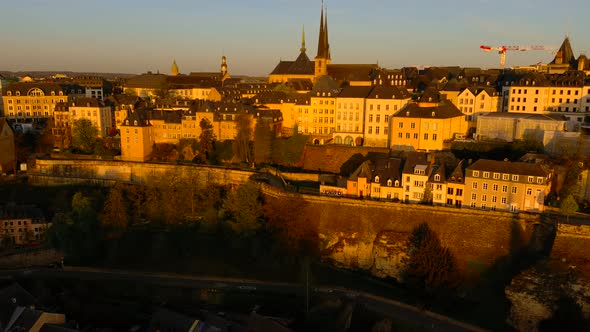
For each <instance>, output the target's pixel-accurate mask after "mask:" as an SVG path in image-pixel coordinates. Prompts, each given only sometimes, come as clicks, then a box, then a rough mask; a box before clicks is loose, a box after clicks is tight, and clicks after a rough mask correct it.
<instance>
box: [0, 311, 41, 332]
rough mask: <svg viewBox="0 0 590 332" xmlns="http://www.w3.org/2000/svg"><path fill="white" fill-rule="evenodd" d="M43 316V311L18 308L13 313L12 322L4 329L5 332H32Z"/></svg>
mask: <svg viewBox="0 0 590 332" xmlns="http://www.w3.org/2000/svg"><path fill="white" fill-rule="evenodd" d="M42 314H43V312H42V311H39V310H33V309H29V308H27V307H17V308H15V309H14V312H13V313H12V317H11V318H10V321H9V322H8V323H7V324H6V326H5V327H4V332H20V331H30V330H31V328H32V327H33V325H35V323H37V320H39V318H40V317H41V315H42Z"/></svg>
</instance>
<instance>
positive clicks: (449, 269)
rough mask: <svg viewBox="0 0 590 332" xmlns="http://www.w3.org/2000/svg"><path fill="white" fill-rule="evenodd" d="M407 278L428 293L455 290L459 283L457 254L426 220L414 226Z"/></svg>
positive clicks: (413, 286)
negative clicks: (443, 243) (453, 252)
mask: <svg viewBox="0 0 590 332" xmlns="http://www.w3.org/2000/svg"><path fill="white" fill-rule="evenodd" d="M407 248H408V249H407V259H406V261H405V263H406V269H405V271H404V274H403V279H404V281H405V282H406V283H407V284H408V285H409V286H410V287H412V288H414V289H416V290H417V291H418V292H421V293H423V294H425V295H433V294H440V293H441V292H446V291H451V290H453V289H454V288H456V287H457V286H458V283H459V277H460V275H459V272H458V269H457V263H456V262H455V258H454V257H453V254H452V253H451V252H450V250H449V249H448V248H445V247H443V246H442V245H441V243H440V240H439V238H438V236H437V235H436V233H435V232H434V231H432V230H431V229H430V227H428V224H426V223H422V224H420V225H418V226H417V227H415V228H414V230H413V231H412V234H411V235H410V238H409V239H408V245H407Z"/></svg>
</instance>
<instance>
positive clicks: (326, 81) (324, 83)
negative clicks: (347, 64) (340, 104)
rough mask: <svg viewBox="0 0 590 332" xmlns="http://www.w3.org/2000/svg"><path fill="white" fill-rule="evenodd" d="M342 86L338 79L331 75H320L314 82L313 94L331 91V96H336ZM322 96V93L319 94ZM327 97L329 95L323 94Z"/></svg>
mask: <svg viewBox="0 0 590 332" xmlns="http://www.w3.org/2000/svg"><path fill="white" fill-rule="evenodd" d="M339 91H340V88H339V86H338V84H337V83H336V81H334V79H333V78H332V77H330V76H322V77H320V78H319V79H318V80H317V81H316V82H315V84H314V86H313V89H311V96H312V97H313V96H318V94H321V93H322V92H326V93H330V97H336V95H337V94H338V92H339ZM319 96H320V97H321V95H319ZM323 97H327V96H323Z"/></svg>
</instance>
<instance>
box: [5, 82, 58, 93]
mask: <svg viewBox="0 0 590 332" xmlns="http://www.w3.org/2000/svg"><path fill="white" fill-rule="evenodd" d="M34 88H37V89H40V90H41V91H43V93H44V94H45V95H46V96H50V95H51V92H52V91H53V92H54V93H55V95H56V96H57V95H59V92H60V91H61V92H62V93H63V94H64V95H66V94H67V90H66V89H65V85H62V84H57V83H28V82H20V83H13V84H10V85H9V86H7V87H5V88H4V89H3V90H2V95H3V96H7V95H8V93H9V92H10V93H11V94H12V96H14V95H15V94H16V92H19V93H20V95H21V96H26V95H27V93H28V92H29V91H30V90H31V89H34Z"/></svg>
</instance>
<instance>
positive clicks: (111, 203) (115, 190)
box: [100, 183, 129, 230]
mask: <svg viewBox="0 0 590 332" xmlns="http://www.w3.org/2000/svg"><path fill="white" fill-rule="evenodd" d="M100 221H101V223H102V224H103V225H104V226H107V227H111V228H114V229H120V230H124V229H126V228H127V226H128V224H129V215H128V213H127V203H126V201H125V198H124V197H123V188H122V186H121V184H120V183H117V184H115V186H113V187H112V188H111V190H110V191H109V194H108V195H107V198H106V200H105V202H104V207H103V210H102V214H101V215H100Z"/></svg>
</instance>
